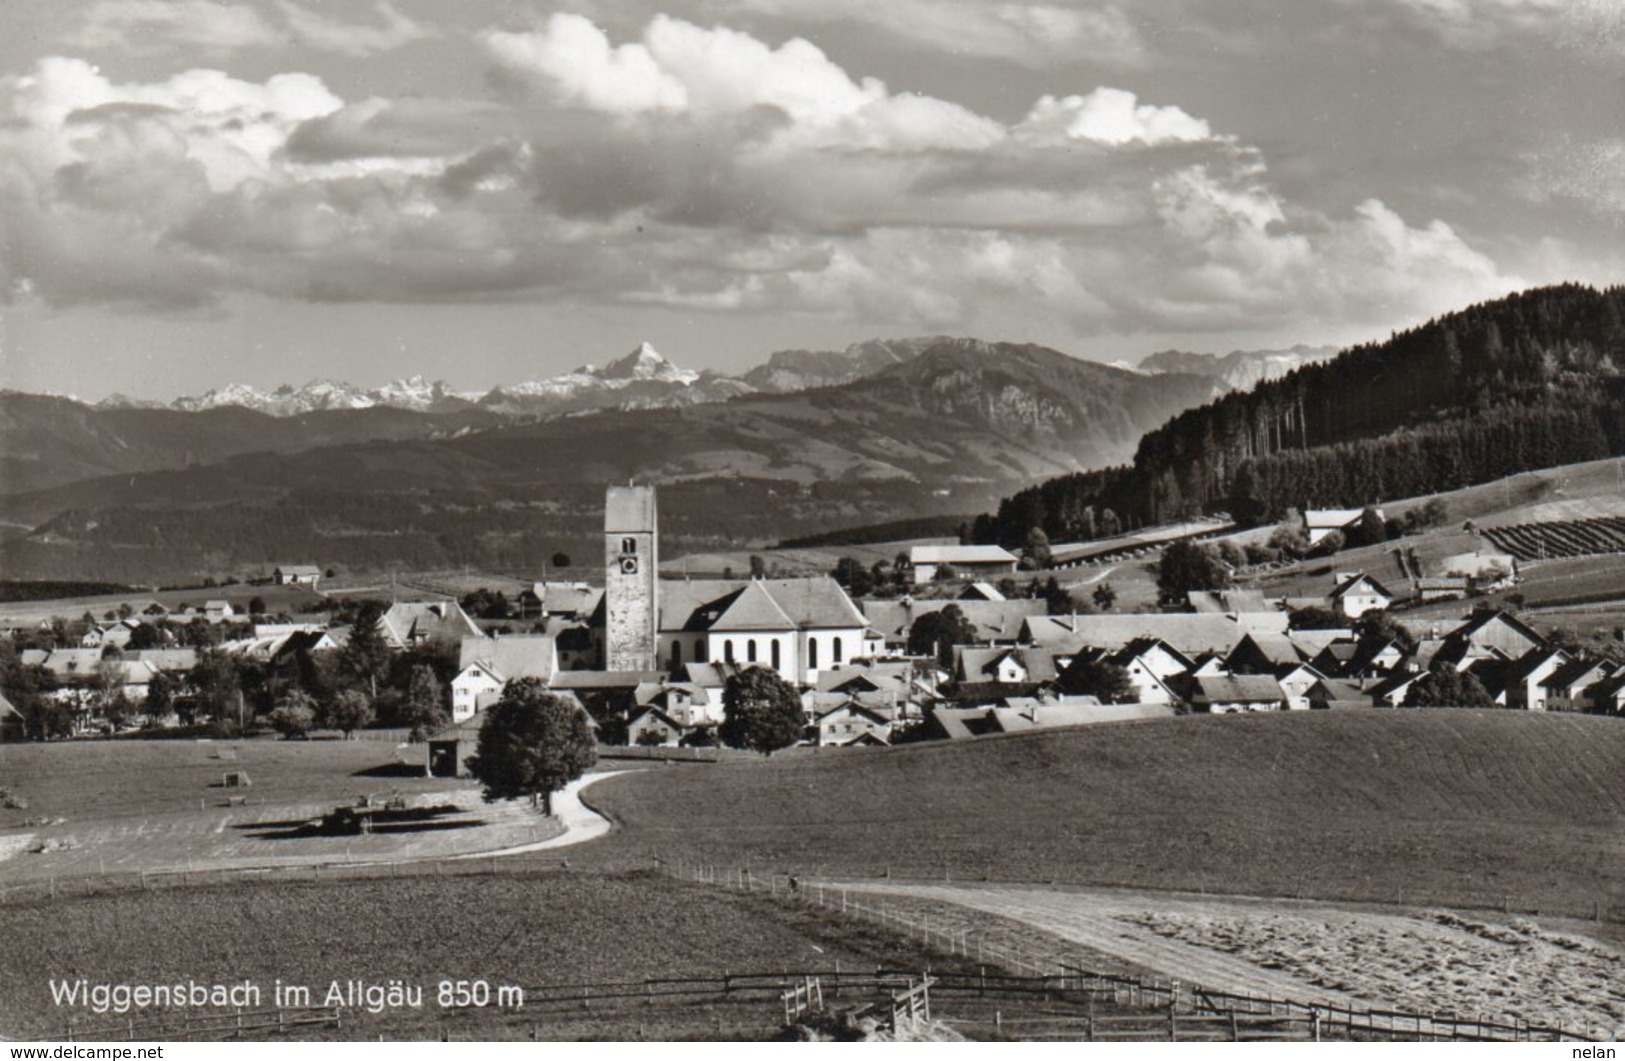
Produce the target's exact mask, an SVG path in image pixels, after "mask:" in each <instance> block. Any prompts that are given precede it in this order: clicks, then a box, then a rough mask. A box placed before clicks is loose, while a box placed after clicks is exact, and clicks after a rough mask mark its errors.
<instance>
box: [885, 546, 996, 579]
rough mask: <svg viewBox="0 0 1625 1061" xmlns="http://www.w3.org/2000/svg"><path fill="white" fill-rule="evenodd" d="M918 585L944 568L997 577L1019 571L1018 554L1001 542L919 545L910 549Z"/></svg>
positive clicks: (911, 562)
mask: <svg viewBox="0 0 1625 1061" xmlns="http://www.w3.org/2000/svg"><path fill="white" fill-rule="evenodd" d="M908 563H909V567H910V568H912V569H913V571H914V584H915V585H917V586H918V585H923V584H924V583H927V582H930V581H932V580H934V579H935V578H936V577H937V572H938V571H940V570H942V569H943V568H945V567H946V568H949V569H951V570H952V571H953V572H954V573H955V574H957V575H968V576H970V577H972V578H982V579H986V578H997V577H999V576H1000V575H1013V574H1015V573H1016V564H1017V560H1016V557H1015V554H1013V553H1011V552H1010V551H1009V550H1007V549H1004V548H1003V547H1001V546H997V545H915V546H912V547H911V548H910V549H909V551H908Z"/></svg>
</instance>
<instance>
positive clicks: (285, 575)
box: [271, 564, 322, 588]
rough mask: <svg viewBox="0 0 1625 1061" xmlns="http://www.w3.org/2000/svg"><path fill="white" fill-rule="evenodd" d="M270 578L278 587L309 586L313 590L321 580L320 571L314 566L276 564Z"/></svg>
mask: <svg viewBox="0 0 1625 1061" xmlns="http://www.w3.org/2000/svg"><path fill="white" fill-rule="evenodd" d="M271 578H272V580H273V581H275V582H276V584H277V585H279V586H310V587H311V588H315V586H316V584H317V583H319V582H321V580H322V569H321V568H319V567H317V566H316V565H315V564H278V565H277V566H276V568H275V569H273V570H272V572H271Z"/></svg>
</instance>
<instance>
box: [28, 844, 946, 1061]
mask: <svg viewBox="0 0 1625 1061" xmlns="http://www.w3.org/2000/svg"><path fill="white" fill-rule="evenodd" d="M0 938H4V939H5V940H6V960H5V961H4V962H0V1034H4V1035H5V1036H7V1037H19V1036H22V1037H28V1036H40V1037H51V1036H60V1035H61V1034H62V1033H63V1028H64V1024H65V1021H66V1018H67V1016H68V1013H67V1012H66V1011H64V1010H62V1009H58V1008H57V1007H55V1006H53V1005H52V1002H51V996H50V992H49V987H48V982H49V979H50V978H51V977H53V976H55V977H63V976H71V975H83V976H88V977H89V978H91V979H92V980H93V981H105V982H112V983H132V984H135V983H174V982H176V981H177V980H179V981H185V980H188V979H192V980H197V981H200V982H238V981H241V980H245V979H246V980H250V981H252V982H254V983H257V984H259V985H261V986H262V990H263V993H264V995H265V996H266V998H265V1002H266V1006H267V1008H268V1007H269V1004H270V995H271V985H272V984H273V983H274V982H275V981H276V980H278V979H280V980H282V981H283V982H284V983H290V984H304V985H310V986H313V987H315V988H317V991H316V995H317V1004H320V996H321V991H322V990H325V987H326V985H327V984H328V983H329V982H330V981H332V980H345V979H361V980H365V981H367V982H369V983H383V982H385V981H388V980H390V979H401V980H404V981H406V982H407V983H408V984H412V985H417V986H422V987H423V988H424V996H425V1003H426V1005H425V1007H424V1008H423V1009H422V1010H404V1011H398V1012H391V1011H385V1012H384V1013H382V1014H378V1015H371V1014H368V1013H365V1012H357V1011H350V1012H347V1013H346V1014H345V1017H344V1025H343V1028H342V1030H340V1031H330V1032H329V1033H328V1034H329V1036H330V1037H332V1038H341V1039H347V1040H358V1039H366V1038H372V1037H374V1036H379V1035H385V1036H389V1037H392V1038H396V1037H398V1038H435V1037H437V1036H438V1034H439V1032H440V1031H441V1030H442V1029H444V1030H445V1031H446V1032H447V1033H448V1034H450V1035H452V1036H453V1037H455V1038H460V1039H466V1038H481V1039H487V1038H490V1039H517V1038H524V1037H528V1036H529V1035H530V1034H532V1031H533V1030H534V1033H535V1034H536V1035H537V1036H538V1037H539V1038H598V1037H605V1038H630V1037H632V1036H633V1035H634V1034H637V1033H640V1032H641V1033H642V1034H645V1035H648V1036H651V1037H654V1038H668V1037H673V1038H708V1037H711V1036H712V1035H714V1034H716V1033H717V1031H718V1030H721V1031H722V1033H723V1034H724V1035H725V1036H728V1037H739V1036H746V1037H751V1038H765V1037H767V1036H769V1035H772V1034H774V1033H775V1032H777V1031H778V1030H779V1025H780V1023H781V1022H782V1018H783V1013H782V1010H781V1009H780V1008H779V1006H778V1005H777V1003H776V1002H775V1001H766V1002H764V1001H762V1000H761V999H760V998H759V997H758V998H757V1000H756V1001H754V1002H753V1003H750V1004H748V1005H741V1004H729V1003H727V1002H725V1001H724V1000H722V999H718V1000H717V1001H716V1003H715V1004H713V1005H705V1004H695V1003H692V1002H684V1003H682V1004H680V1005H675V1006H674V1005H672V1004H670V1003H666V1004H664V1005H655V1004H654V1000H651V1002H650V1004H649V1005H648V1006H645V1005H644V1004H643V1003H642V1001H641V1000H639V1001H638V1002H637V1004H636V1005H634V1006H632V1007H627V1008H624V1009H621V1010H611V1011H609V1012H608V1013H603V1014H598V1013H595V1012H590V1011H587V1010H585V1009H583V1008H582V1007H580V1006H579V1005H577V1006H572V1007H570V1008H568V1009H562V1008H560V1007H544V1006H540V1005H538V1004H537V1003H536V1002H534V1001H532V1002H531V1003H530V1004H529V1005H527V1007H526V1008H525V1009H524V1010H521V1011H518V1012H503V1011H502V1010H499V1009H496V1008H492V1009H486V1010H473V1011H462V1012H459V1013H455V1014H450V1015H447V1016H446V1018H445V1020H444V1022H443V1021H442V1012H441V1011H440V1010H439V1009H438V1008H437V1007H436V1006H435V1004H434V994H435V987H434V985H435V984H436V983H437V982H438V981H439V980H441V979H444V978H451V979H484V980H488V981H489V982H490V983H491V984H492V985H493V986H497V985H517V986H520V987H524V988H527V989H529V990H527V996H528V997H529V998H531V999H535V997H536V996H537V995H538V994H539V993H540V992H539V991H538V990H536V989H538V988H541V987H544V986H547V985H566V984H583V983H595V984H605V983H625V982H627V981H638V980H641V979H642V978H644V977H651V976H671V977H683V976H720V975H722V974H723V973H727V972H732V973H736V974H738V973H752V972H754V973H778V972H780V971H781V970H784V969H790V970H822V969H833V968H836V967H843V968H845V969H847V970H854V969H865V968H867V969H870V970H873V969H874V968H876V967H877V966H881V965H884V966H886V967H887V968H902V969H923V968H926V967H927V966H932V967H937V968H942V967H944V966H948V967H952V963H951V962H950V961H947V960H945V959H944V958H943V957H942V956H941V955H933V954H932V953H931V952H930V951H928V950H926V949H924V948H922V947H921V946H920V945H919V944H916V943H913V942H910V941H908V940H906V939H904V938H901V937H900V936H897V935H895V934H892V933H890V932H886V931H882V930H878V929H875V928H873V927H871V926H867V925H863V924H861V923H845V922H841V921H838V920H835V919H832V918H829V917H826V916H823V915H821V914H819V913H817V912H813V911H808V910H805V909H802V908H795V907H786V906H784V905H782V904H780V903H778V902H775V901H774V900H772V899H770V898H768V897H766V896H762V895H760V894H758V895H741V894H737V893H730V892H727V891H724V890H722V889H717V888H711V887H708V886H705V885H700V884H693V883H684V882H680V881H674V880H671V879H670V878H667V877H664V876H653V875H645V874H638V873H631V874H614V875H602V874H594V875H587V874H578V873H572V872H569V871H551V872H548V871H543V872H539V873H535V874H498V875H492V876H483V877H478V878H470V877H460V876H458V877H444V878H440V877H430V876H423V877H408V878H401V879H398V880H351V881H343V882H333V883H297V884H293V883H286V882H279V883H277V884H275V885H261V884H238V885H222V886H209V887H192V888H174V889H165V890H158V891H151V892H135V893H128V894H119V895H104V896H92V897H85V898H74V899H62V900H57V901H55V902H37V903H0ZM78 1023H80V1024H81V1025H90V1026H92V1027H94V1026H98V1025H100V1026H107V1025H117V1024H121V1023H122V1018H117V1017H112V1016H102V1017H97V1016H95V1015H92V1014H89V1013H80V1014H78Z"/></svg>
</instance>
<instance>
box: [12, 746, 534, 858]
mask: <svg viewBox="0 0 1625 1061" xmlns="http://www.w3.org/2000/svg"><path fill="white" fill-rule="evenodd" d="M423 756H424V749H423V747H422V746H421V745H418V746H415V747H409V748H407V749H404V750H402V751H401V752H400V753H399V755H398V754H397V750H396V748H395V746H394V745H392V744H390V743H387V742H379V741H308V742H307V741H278V740H248V741H218V742H215V741H70V742H61V743H52V744H15V745H5V746H0V785H4V787H5V788H7V789H8V790H10V791H11V792H12V793H13V794H14V795H15V796H17V797H20V799H21V801H22V802H24V803H26V806H25V807H17V808H7V809H4V810H0V889H3V888H4V887H5V886H7V885H10V884H17V883H22V882H28V881H40V880H44V879H47V878H52V877H55V878H78V877H83V876H93V875H99V874H102V873H165V872H171V871H176V870H183V869H204V868H218V867H226V866H253V865H261V866H299V865H311V864H317V863H326V862H335V861H369V860H388V861H394V860H399V859H407V858H439V857H448V856H455V855H459V854H466V853H470V852H478V851H492V850H498V849H503V848H508V847H514V846H519V845H523V844H529V843H535V842H538V841H540V840H544V839H547V838H548V837H550V836H552V835H555V834H556V833H557V832H558V830H559V825H558V823H557V822H556V821H552V820H550V819H547V818H545V817H543V816H541V815H540V814H538V813H537V812H535V811H534V810H532V809H531V808H530V807H529V806H528V805H527V804H523V803H512V802H506V803H497V804H487V803H485V802H483V801H482V800H481V799H480V794H479V789H478V786H477V785H475V784H474V783H473V782H471V781H467V780H462V781H458V780H452V779H445V778H430V777H424V776H423V771H422V761H423ZM402 758H405V759H407V760H409V762H407V763H404V764H403V763H402V762H401V759H402ZM228 772H237V773H242V774H246V775H247V777H248V779H249V781H251V782H252V784H250V785H249V786H248V787H245V788H231V789H228V788H225V787H224V779H225V775H226V774H227V773H228ZM363 797H368V798H371V799H373V800H374V801H376V802H380V803H381V802H383V801H386V800H388V799H391V798H397V799H399V800H401V801H403V802H404V803H405V804H406V805H407V807H408V808H409V815H410V817H412V818H414V819H415V820H409V821H403V822H400V823H397V824H394V825H391V826H389V827H387V828H386V827H380V828H378V829H375V830H373V831H372V832H370V833H368V834H365V835H329V834H325V833H322V832H320V831H318V830H316V829H314V828H313V827H312V825H311V823H312V822H313V821H314V820H316V819H319V818H321V817H322V816H323V815H325V814H328V813H330V812H332V811H333V810H334V809H335V807H338V806H353V805H355V804H356V803H357V802H359V801H360V800H361V799H362V798H363Z"/></svg>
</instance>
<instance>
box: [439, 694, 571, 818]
mask: <svg viewBox="0 0 1625 1061" xmlns="http://www.w3.org/2000/svg"><path fill="white" fill-rule="evenodd" d="M597 761H598V742H597V739H596V738H595V737H594V735H593V730H592V720H591V719H589V718H588V717H587V713H586V711H584V710H582V708H581V705H580V704H577V703H576V702H575V701H573V700H570V699H567V698H565V697H563V696H560V695H559V694H557V693H554V692H551V691H549V690H548V688H547V686H545V685H544V684H542V682H541V681H540V680H538V679H536V678H520V679H517V680H515V681H511V682H509V683H508V685H507V687H506V688H505V689H503V691H502V698H501V699H499V700H498V701H497V702H496V703H495V704H493V705H492V706H491V708H490V710H489V711H488V712H487V713H486V716H485V724H484V725H483V726H481V727H480V737H479V744H478V746H477V748H476V750H475V754H474V757H473V758H471V759H470V760H469V761H468V768H469V770H470V771H471V772H472V773H473V775H474V776H475V778H477V779H478V780H479V782H480V784H481V785H483V786H484V790H485V791H484V796H485V800H486V802H493V803H494V802H495V801H497V800H499V799H520V798H522V797H529V798H530V800H531V802H532V803H535V802H537V801H538V800H540V801H541V802H542V804H543V807H544V809H545V810H546V812H547V813H548V814H552V813H553V793H554V792H557V791H558V790H559V789H561V788H563V787H564V786H565V785H567V784H569V783H570V782H571V781H574V780H575V779H576V778H578V777H580V776H581V775H582V774H583V773H585V772H586V771H587V769H588V768H589V767H591V766H592V765H593V763H595V762H597Z"/></svg>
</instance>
